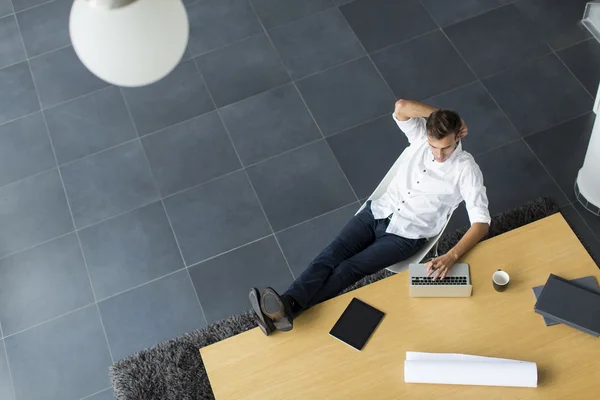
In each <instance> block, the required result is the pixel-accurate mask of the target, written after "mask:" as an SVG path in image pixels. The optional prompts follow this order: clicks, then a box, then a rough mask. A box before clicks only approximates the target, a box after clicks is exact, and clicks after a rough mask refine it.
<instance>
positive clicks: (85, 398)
mask: <svg viewBox="0 0 600 400" xmlns="http://www.w3.org/2000/svg"><path fill="white" fill-rule="evenodd" d="M110 389H112V386H109V387H107V388H104V389H102V390H99V391H97V392H96V393H92V394H89V395H87V396H85V397H82V398H81V399H79V400H87V399H89V398H90V397H92V396H95V395H97V394H100V393H103V392H106V391H107V390H110Z"/></svg>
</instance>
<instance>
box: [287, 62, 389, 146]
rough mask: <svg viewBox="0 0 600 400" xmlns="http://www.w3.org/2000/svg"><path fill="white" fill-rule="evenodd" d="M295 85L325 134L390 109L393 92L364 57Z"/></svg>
mask: <svg viewBox="0 0 600 400" xmlns="http://www.w3.org/2000/svg"><path fill="white" fill-rule="evenodd" d="M296 84H297V86H298V89H299V90H300V93H301V94H302V96H303V97H304V100H305V101H306V104H307V105H308V108H309V109H310V111H311V112H312V115H313V116H314V117H315V120H316V121H317V124H318V125H319V127H320V128H321V131H322V132H323V134H324V135H325V136H328V135H332V134H334V133H337V132H340V131H342V130H344V129H348V128H350V127H353V126H356V125H358V124H361V123H363V122H366V121H369V120H371V119H374V118H377V117H379V116H381V115H383V114H385V113H387V112H388V111H389V112H390V113H391V112H392V111H393V109H394V101H395V98H394V95H393V94H392V92H391V91H390V89H389V88H388V86H387V85H386V83H385V82H384V81H383V79H381V76H380V75H379V73H378V72H377V70H376V69H375V67H374V66H373V64H372V63H371V60H369V59H368V58H366V57H364V58H361V59H359V60H356V61H352V62H349V63H347V64H344V65H341V66H339V67H335V68H332V69H330V70H327V71H325V72H321V73H319V74H316V75H313V76H310V77H308V78H306V79H303V80H301V81H298V82H297V83H296Z"/></svg>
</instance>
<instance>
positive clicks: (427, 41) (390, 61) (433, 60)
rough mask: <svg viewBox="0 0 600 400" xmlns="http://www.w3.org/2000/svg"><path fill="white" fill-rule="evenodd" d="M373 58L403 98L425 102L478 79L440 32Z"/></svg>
mask: <svg viewBox="0 0 600 400" xmlns="http://www.w3.org/2000/svg"><path fill="white" fill-rule="evenodd" d="M372 58H373V62H374V63H375V65H376V66H377V68H378V69H379V71H380V72H381V74H382V75H383V78H384V79H385V80H386V81H387V83H388V84H389V85H390V87H391V88H392V90H393V91H394V94H395V95H396V96H397V97H400V98H405V99H417V100H422V99H425V98H427V97H431V96H435V95H436V94H439V93H442V92H445V91H447V90H450V89H452V88H455V87H457V86H460V85H464V84H465V83H469V82H472V81H474V80H475V79H476V78H475V76H474V75H473V73H472V72H471V70H470V69H469V67H468V66H467V64H465V62H464V61H463V60H462V58H461V57H460V55H459V54H458V53H457V52H456V50H454V47H452V44H451V43H450V42H449V41H448V39H446V36H444V34H443V33H442V32H441V31H435V32H433V33H429V34H427V35H423V36H421V37H418V38H416V39H414V40H410V41H408V42H405V43H401V44H398V45H395V46H392V47H388V48H387V49H385V50H382V51H380V52H377V53H375V54H373V56H372Z"/></svg>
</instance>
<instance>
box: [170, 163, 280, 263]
mask: <svg viewBox="0 0 600 400" xmlns="http://www.w3.org/2000/svg"><path fill="white" fill-rule="evenodd" d="M164 203H165V207H166V209H167V214H168V215H169V218H170V220H171V223H172V224H173V230H174V231H175V236H176V237H177V241H178V243H179V246H180V247H181V251H182V252H183V258H184V260H185V262H186V264H187V265H192V264H195V263H197V262H200V261H203V260H206V259H207V258H209V257H213V256H216V255H218V254H220V253H223V252H225V251H228V250H231V249H233V248H235V247H239V246H242V245H244V244H246V243H248V242H250V241H252V240H256V239H259V238H261V237H264V236H267V235H268V234H270V233H271V230H270V229H269V224H268V222H267V220H266V219H265V216H264V213H263V211H262V209H261V207H260V204H259V202H258V199H257V198H256V195H255V194H254V191H253V190H252V186H251V185H250V182H248V178H247V177H246V174H245V173H244V172H243V171H240V172H234V173H233V174H230V175H227V176H224V177H222V178H219V179H217V180H214V181H212V182H208V183H206V184H204V185H201V186H198V187H195V188H193V189H190V190H186V191H185V192H182V193H179V194H176V195H174V196H172V197H169V198H167V199H165V200H164Z"/></svg>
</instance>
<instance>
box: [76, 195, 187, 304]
mask: <svg viewBox="0 0 600 400" xmlns="http://www.w3.org/2000/svg"><path fill="white" fill-rule="evenodd" d="M79 238H80V240H81V247H82V249H83V254H84V255H85V259H86V262H87V267H88V271H89V274H90V278H91V280H92V285H93V286H94V292H95V294H96V298H97V299H104V298H106V297H109V296H112V295H114V294H116V293H119V292H122V291H125V290H127V289H131V288H132V287H134V286H137V285H141V284H143V283H146V282H148V281H151V280H153V279H156V278H160V277H161V276H164V275H167V274H168V273H170V272H174V271H177V270H178V269H181V268H183V261H182V260H181V255H180V254H179V249H178V248H177V244H176V243H175V238H174V237H173V232H172V231H171V227H170V225H169V220H168V219H167V215H166V214H165V211H164V209H163V206H162V203H160V202H156V203H152V204H150V205H148V206H145V207H142V208H138V209H137V210H134V211H131V212H129V213H126V214H123V215H120V216H118V217H116V218H112V219H109V220H108V221H104V222H102V223H99V224H96V225H93V226H91V227H89V228H86V229H83V230H81V231H79Z"/></svg>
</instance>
